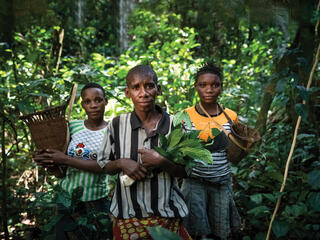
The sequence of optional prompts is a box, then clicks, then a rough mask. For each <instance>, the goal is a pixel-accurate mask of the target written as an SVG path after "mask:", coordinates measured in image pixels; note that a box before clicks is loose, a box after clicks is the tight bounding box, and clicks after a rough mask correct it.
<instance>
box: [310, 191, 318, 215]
mask: <svg viewBox="0 0 320 240" xmlns="http://www.w3.org/2000/svg"><path fill="white" fill-rule="evenodd" d="M308 202H309V203H310V205H311V207H312V208H313V209H314V210H316V211H318V212H320V192H312V193H310V196H309V199H308Z"/></svg>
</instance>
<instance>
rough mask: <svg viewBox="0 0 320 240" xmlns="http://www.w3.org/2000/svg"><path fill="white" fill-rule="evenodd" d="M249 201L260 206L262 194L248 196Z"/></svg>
mask: <svg viewBox="0 0 320 240" xmlns="http://www.w3.org/2000/svg"><path fill="white" fill-rule="evenodd" d="M250 200H251V201H252V202H254V203H256V204H258V205H260V204H261V203H262V194H261V193H258V194H254V195H251V196H250Z"/></svg>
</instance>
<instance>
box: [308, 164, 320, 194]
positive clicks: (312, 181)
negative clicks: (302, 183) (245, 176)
mask: <svg viewBox="0 0 320 240" xmlns="http://www.w3.org/2000/svg"><path fill="white" fill-rule="evenodd" d="M308 184H309V185H310V186H311V187H312V189H319V188H320V170H318V169H315V170H313V171H312V172H310V173H309V174H308Z"/></svg>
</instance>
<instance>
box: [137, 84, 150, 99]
mask: <svg viewBox="0 0 320 240" xmlns="http://www.w3.org/2000/svg"><path fill="white" fill-rule="evenodd" d="M147 95H148V91H147V90H146V89H145V87H144V86H141V87H140V88H139V96H140V97H145V96H147Z"/></svg>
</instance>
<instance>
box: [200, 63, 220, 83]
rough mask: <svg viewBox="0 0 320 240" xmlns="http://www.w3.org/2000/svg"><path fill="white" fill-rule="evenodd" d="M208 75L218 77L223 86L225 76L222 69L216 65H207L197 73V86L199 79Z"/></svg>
mask: <svg viewBox="0 0 320 240" xmlns="http://www.w3.org/2000/svg"><path fill="white" fill-rule="evenodd" d="M206 73H212V74H215V75H217V76H218V77H219V78H220V82H221V85H222V83H223V74H222V69H221V68H219V67H217V66H216V65H214V64H212V63H207V64H205V65H203V66H202V67H201V68H200V69H199V70H198V71H197V73H196V77H195V79H196V81H195V84H196V83H197V82H198V78H199V77H200V76H201V75H202V74H206Z"/></svg>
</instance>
